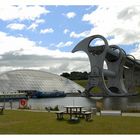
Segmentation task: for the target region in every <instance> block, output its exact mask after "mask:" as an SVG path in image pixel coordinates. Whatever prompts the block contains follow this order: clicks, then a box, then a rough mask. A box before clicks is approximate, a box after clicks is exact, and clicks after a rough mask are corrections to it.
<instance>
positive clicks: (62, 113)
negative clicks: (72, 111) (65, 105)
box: [56, 111, 65, 120]
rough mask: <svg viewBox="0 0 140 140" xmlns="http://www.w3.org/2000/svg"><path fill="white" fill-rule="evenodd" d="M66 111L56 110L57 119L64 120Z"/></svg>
mask: <svg viewBox="0 0 140 140" xmlns="http://www.w3.org/2000/svg"><path fill="white" fill-rule="evenodd" d="M64 113H65V112H64V111H57V112H56V115H57V120H62V119H63V115H64Z"/></svg>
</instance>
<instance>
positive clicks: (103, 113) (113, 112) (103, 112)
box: [100, 110, 122, 116]
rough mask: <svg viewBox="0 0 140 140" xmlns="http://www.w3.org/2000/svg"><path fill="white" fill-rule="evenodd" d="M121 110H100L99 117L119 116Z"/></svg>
mask: <svg viewBox="0 0 140 140" xmlns="http://www.w3.org/2000/svg"><path fill="white" fill-rule="evenodd" d="M121 115H122V111H121V110H101V111H100V116H121Z"/></svg>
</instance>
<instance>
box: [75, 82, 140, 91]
mask: <svg viewBox="0 0 140 140" xmlns="http://www.w3.org/2000/svg"><path fill="white" fill-rule="evenodd" d="M74 82H76V83H77V84H79V85H81V86H83V87H85V86H86V84H87V80H74ZM136 91H137V92H138V93H140V87H136ZM92 92H93V93H101V90H100V89H99V88H98V87H95V88H94V89H92Z"/></svg>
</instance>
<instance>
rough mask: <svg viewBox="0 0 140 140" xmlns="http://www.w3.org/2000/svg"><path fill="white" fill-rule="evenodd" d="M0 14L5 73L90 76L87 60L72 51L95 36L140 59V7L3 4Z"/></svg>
mask: <svg viewBox="0 0 140 140" xmlns="http://www.w3.org/2000/svg"><path fill="white" fill-rule="evenodd" d="M0 11H1V12H0V66H1V68H0V72H4V71H7V70H14V69H22V68H26V69H27V68H28V69H43V70H46V71H48V72H52V73H56V74H60V73H63V72H71V71H89V70H90V67H89V62H88V58H87V56H86V55H85V54H84V53H81V52H76V53H74V54H73V53H71V51H72V49H73V48H74V47H75V45H76V44H77V43H78V42H79V41H80V40H82V39H84V38H85V37H87V36H90V35H95V34H101V35H103V36H105V37H106V38H108V41H109V44H116V45H119V46H120V47H122V48H123V49H124V50H125V51H126V52H127V53H131V54H133V55H134V56H135V57H136V58H137V59H140V5H138V4H127V3H126V4H121V5H119V4H117V5H104V4H100V3H99V4H96V5H81V6H80V5H75V6H74V5H57V6H55V5H51V6H49V5H28V6H27V5H14V6H12V5H3V6H0Z"/></svg>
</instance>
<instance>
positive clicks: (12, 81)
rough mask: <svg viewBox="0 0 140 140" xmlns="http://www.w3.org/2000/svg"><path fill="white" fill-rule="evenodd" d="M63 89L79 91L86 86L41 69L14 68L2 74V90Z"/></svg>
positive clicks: (50, 90) (49, 90) (72, 91)
mask: <svg viewBox="0 0 140 140" xmlns="http://www.w3.org/2000/svg"><path fill="white" fill-rule="evenodd" d="M22 91H23V92H30V91H42V92H53V91H63V92H65V93H78V92H79V91H81V92H82V91H84V88H83V87H81V86H80V85H78V84H77V83H75V82H73V81H71V80H69V79H66V78H64V77H62V76H59V75H56V74H52V73H48V72H45V71H40V70H27V69H23V70H14V71H9V72H5V73H2V74H0V92H22Z"/></svg>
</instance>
